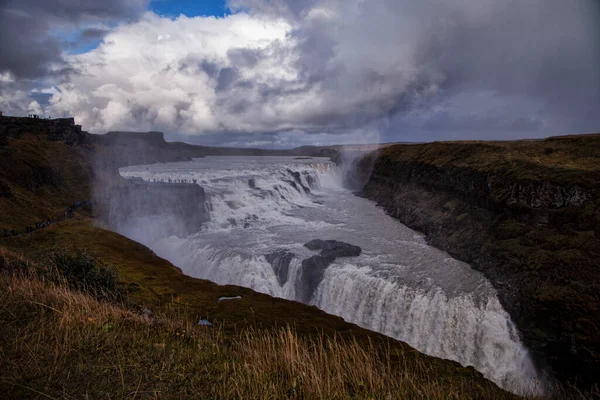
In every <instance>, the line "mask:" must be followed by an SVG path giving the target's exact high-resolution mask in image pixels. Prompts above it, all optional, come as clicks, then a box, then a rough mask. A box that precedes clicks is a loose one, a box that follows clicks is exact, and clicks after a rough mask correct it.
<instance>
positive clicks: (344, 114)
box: [230, 0, 600, 135]
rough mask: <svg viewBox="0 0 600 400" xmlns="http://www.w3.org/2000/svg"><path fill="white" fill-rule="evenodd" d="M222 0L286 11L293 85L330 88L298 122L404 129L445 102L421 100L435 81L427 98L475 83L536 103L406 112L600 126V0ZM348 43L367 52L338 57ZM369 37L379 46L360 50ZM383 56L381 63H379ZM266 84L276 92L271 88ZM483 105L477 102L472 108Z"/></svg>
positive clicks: (470, 125) (449, 120)
mask: <svg viewBox="0 0 600 400" xmlns="http://www.w3.org/2000/svg"><path fill="white" fill-rule="evenodd" d="M230 4H231V5H232V6H233V7H246V8H248V9H250V10H251V12H255V13H257V14H262V15H265V16H271V17H274V16H277V17H284V18H287V19H291V20H292V21H293V25H292V26H293V27H294V29H293V30H292V32H291V33H290V36H291V37H292V38H293V39H294V40H295V41H296V43H297V44H296V48H295V50H296V51H297V52H298V56H297V57H296V60H297V61H296V67H297V70H298V71H299V73H300V74H299V81H300V82H296V85H295V86H296V87H297V86H298V83H301V84H302V85H303V88H304V90H306V91H309V90H312V89H313V88H314V87H315V86H318V87H320V88H321V89H322V93H321V94H322V95H323V96H324V98H325V99H326V101H324V103H325V106H324V107H323V108H322V109H321V110H319V112H314V113H311V114H307V115H306V116H305V119H304V121H302V122H305V123H306V124H307V125H315V126H316V127H321V128H328V129H335V128H336V127H352V126H358V125H367V124H372V123H376V122H377V121H378V120H380V119H382V118H387V119H389V121H388V122H389V123H388V129H389V130H393V129H398V130H400V129H402V128H403V127H406V126H407V125H406V122H407V121H408V120H409V119H410V118H411V115H412V114H414V113H418V111H419V110H421V109H424V110H426V111H427V112H431V109H432V108H436V107H438V106H441V107H443V104H436V103H432V101H425V102H423V98H424V97H428V96H431V93H432V88H435V93H434V95H433V96H432V97H431V99H432V100H434V101H435V100H440V99H444V98H446V97H448V96H451V95H453V94H456V93H477V92H478V91H482V92H493V93H495V95H496V96H497V98H499V99H502V98H506V99H510V98H512V97H518V98H521V99H523V100H524V101H526V102H528V103H536V104H537V105H538V106H537V107H533V106H532V107H530V108H528V109H521V110H519V109H514V108H511V107H510V104H506V105H503V104H500V103H497V107H496V109H494V110H489V109H487V110H485V113H484V114H483V115H477V111H474V113H473V114H472V115H462V116H453V115H450V114H449V112H450V111H444V110H442V111H440V112H441V113H440V114H439V115H434V114H435V113H434V114H432V116H431V118H429V119H427V118H424V119H421V120H415V121H411V124H412V123H414V124H417V125H418V124H419V123H422V126H421V128H423V129H424V130H430V129H435V130H448V131H461V132H462V131H479V132H481V133H482V135H485V132H486V131H489V132H491V134H492V135H495V134H497V133H498V132H502V131H506V132H512V131H522V132H532V133H533V134H543V130H542V128H543V127H544V124H545V125H546V128H548V129H550V130H552V129H553V130H555V131H556V132H559V131H560V130H572V131H573V130H579V131H590V130H600V113H598V112H597V110H598V109H599V108H600V2H598V1H595V0H582V1H577V2H567V1H562V2H561V1H542V0H532V1H528V2H523V1H518V0H505V1H489V0H481V1H470V0H457V1H454V2H450V3H448V2H440V1H435V0H419V1H417V0H399V1H398V0H381V1H376V2H368V3H366V2H365V3H361V2H353V1H349V2H340V1H337V0H323V1H314V2H313V1H311V2H297V1H292V0H278V1H272V2H264V1H260V0H231V1H230ZM313 7H317V8H319V7H320V8H322V9H323V10H330V11H331V14H332V15H334V17H333V18H332V19H331V18H313V17H311V18H308V17H307V16H308V15H309V12H311V11H310V10H311V9H312V8H313ZM353 10H354V11H353ZM357 10H358V11H357ZM406 43H408V45H406ZM344 46H348V48H350V46H352V47H351V51H352V52H355V53H356V54H358V55H363V56H362V57H357V58H352V57H349V58H348V59H344V56H345V54H342V52H343V51H344ZM369 46H370V47H372V48H374V49H376V50H377V51H374V52H372V51H368V47H369ZM402 53H406V54H410V56H411V57H409V58H410V61H409V62H408V64H410V65H401V64H400V63H401V61H400V60H399V61H396V60H395V56H397V55H398V54H402ZM346 55H347V54H346ZM386 60H390V63H389V65H387V66H386V67H385V68H378V67H377V65H378V64H382V63H383V64H385V63H386ZM403 67H408V68H405V69H404V70H402V69H403ZM402 82H404V83H405V84H401V83H402ZM377 88H381V90H378V89H377ZM268 92H269V95H270V96H273V95H275V96H276V97H277V93H278V92H277V90H276V89H274V88H271V89H270V90H269V91H268ZM283 92H285V91H281V92H280V93H283ZM377 92H379V93H377ZM282 99H284V97H282ZM495 104H496V103H495ZM480 106H481V104H474V108H473V110H477V109H478V107H480ZM424 107H425V108H424ZM534 112H535V113H536V114H535V115H531V114H530V113H534ZM396 116H398V117H396ZM394 117H396V118H394ZM395 121H403V123H404V125H395ZM550 133H555V132H553V131H550Z"/></svg>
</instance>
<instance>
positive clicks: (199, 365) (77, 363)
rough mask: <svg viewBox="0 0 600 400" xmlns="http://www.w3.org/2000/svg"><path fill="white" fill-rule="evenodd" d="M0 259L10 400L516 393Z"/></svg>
mask: <svg viewBox="0 0 600 400" xmlns="http://www.w3.org/2000/svg"><path fill="white" fill-rule="evenodd" d="M0 253H2V254H0V260H2V261H1V262H0V266H3V268H2V270H3V271H4V272H2V273H0V293H2V295H0V391H1V392H2V393H4V395H5V396H6V397H7V398H81V397H87V398H136V397H145V398H219V399H234V398H249V399H269V398H270V399H279V398H297V399H305V398H306V399H313V398H315V399H317V398H323V399H334V398H373V399H375V398H376V399H381V398H393V399H397V398H398V399H414V398H431V399H442V398H443V399H447V398H461V399H462V398H489V399H504V398H512V397H513V396H511V395H509V394H507V393H506V392H503V391H502V390H499V389H498V388H497V387H496V386H495V385H493V384H491V383H488V382H486V381H484V380H482V379H476V381H474V380H473V379H469V378H468V377H459V378H456V379H449V377H440V376H438V375H437V374H435V373H434V372H433V370H432V369H431V368H428V367H427V365H426V363H425V362H422V363H418V364H415V363H414V359H413V358H412V357H411V358H410V362H409V364H410V366H409V365H408V363H407V362H406V360H407V359H408V358H406V359H405V358H404V355H403V354H402V352H399V351H398V350H394V349H392V348H391V347H389V346H388V347H385V346H383V345H374V344H370V345H367V346H365V345H364V344H361V343H359V342H358V341H356V340H348V339H344V338H342V337H328V336H325V335H319V334H317V335H315V336H314V338H313V339H308V338H302V337H300V336H298V335H297V334H296V332H295V331H294V330H293V329H291V328H283V329H275V330H261V329H257V328H253V329H247V330H243V331H241V332H238V333H236V334H233V335H232V334H228V335H225V334H224V333H223V330H221V329H220V328H219V327H216V326H215V327H211V328H207V327H200V326H196V325H195V322H196V321H189V320H185V319H181V318H180V316H179V315H177V313H176V312H173V313H164V314H162V315H157V316H156V317H154V318H148V317H146V316H143V315H140V314H139V313H137V312H134V311H133V310H130V309H127V308H126V307H125V306H123V305H120V304H116V303H110V302H106V301H99V300H97V299H96V298H94V297H92V296H90V295H88V294H86V293H83V292H78V291H74V290H72V289H70V288H68V287H67V286H65V285H63V284H57V283H51V282H47V281H43V280H41V279H38V278H37V276H36V275H35V273H32V272H31V271H33V270H34V269H33V268H35V265H33V264H31V263H29V262H28V261H27V260H26V259H23V258H22V257H19V256H18V255H16V254H14V253H10V252H6V251H0ZM21 263H25V264H28V267H29V268H28V269H25V268H22V265H17V264H21ZM7 266H8V267H7ZM11 267H12V268H11ZM8 271H11V272H8ZM23 271H29V272H23ZM403 362H404V364H405V365H404V366H402V365H403Z"/></svg>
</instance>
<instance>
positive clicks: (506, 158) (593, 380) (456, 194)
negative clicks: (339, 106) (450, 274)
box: [354, 135, 600, 386]
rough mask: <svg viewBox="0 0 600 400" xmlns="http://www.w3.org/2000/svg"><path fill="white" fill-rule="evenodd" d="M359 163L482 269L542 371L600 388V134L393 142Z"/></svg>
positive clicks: (433, 238)
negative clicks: (518, 138)
mask: <svg viewBox="0 0 600 400" xmlns="http://www.w3.org/2000/svg"><path fill="white" fill-rule="evenodd" d="M354 167H355V169H356V171H354V174H355V176H359V177H360V176H361V175H362V176H365V175H366V176H369V178H368V180H367V182H366V185H365V186H364V189H363V191H362V194H363V195H364V196H365V197H367V198H370V199H372V200H375V201H376V202H378V203H379V204H380V205H382V206H383V207H384V208H385V209H386V210H387V212H388V213H389V214H390V215H392V216H393V217H395V218H398V219H399V220H400V221H401V222H402V223H404V224H406V225H407V226H409V227H411V228H414V229H416V230H419V231H421V232H424V233H425V234H426V236H427V240H428V241H429V243H430V244H432V245H434V246H436V247H438V248H440V249H443V250H445V251H447V252H448V253H450V254H451V255H452V256H454V257H456V258H458V259H460V260H463V261H465V262H468V263H470V264H471V265H472V266H473V267H474V268H476V269H478V270H481V271H482V272H484V273H485V275H486V276H487V277H488V278H489V279H490V280H491V281H492V283H493V284H494V286H495V287H496V288H497V290H498V292H499V295H500V299H501V301H502V303H503V306H504V308H505V309H506V310H507V311H508V312H509V313H510V314H511V316H512V318H513V320H514V321H515V323H516V324H517V326H518V327H519V329H520V332H521V334H522V336H523V340H524V342H525V343H526V344H527V345H528V346H529V347H530V349H531V350H532V352H533V354H534V356H535V358H536V360H537V362H538V364H539V365H540V366H541V367H543V368H544V369H545V370H547V371H550V372H551V374H552V375H553V376H554V377H556V378H558V379H559V380H560V381H562V382H577V383H578V384H583V385H584V386H590V385H593V384H597V383H598V377H599V376H600V307H599V305H600V290H599V289H600V261H599V260H600V135H580V136H564V137H553V138H549V139H546V140H540V141H534V140H530V141H514V142H446V143H441V142H440V143H431V144H419V145H397V146H390V147H387V148H384V149H381V150H380V151H379V153H378V154H376V155H373V154H371V155H370V156H368V157H365V158H364V159H362V160H360V161H359V162H355V163H354ZM371 168H372V172H371ZM369 174H370V175H369Z"/></svg>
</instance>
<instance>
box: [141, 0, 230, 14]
mask: <svg viewBox="0 0 600 400" xmlns="http://www.w3.org/2000/svg"><path fill="white" fill-rule="evenodd" d="M150 10H151V11H154V12H155V13H157V14H159V15H164V16H169V17H178V16H179V15H181V14H184V15H185V16H187V17H199V16H214V17H223V16H225V15H229V14H230V12H229V10H228V8H227V5H226V4H225V0H152V1H151V2H150Z"/></svg>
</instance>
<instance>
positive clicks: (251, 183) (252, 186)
mask: <svg viewBox="0 0 600 400" xmlns="http://www.w3.org/2000/svg"><path fill="white" fill-rule="evenodd" d="M248 187H249V188H250V189H256V181H255V180H254V179H248Z"/></svg>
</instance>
